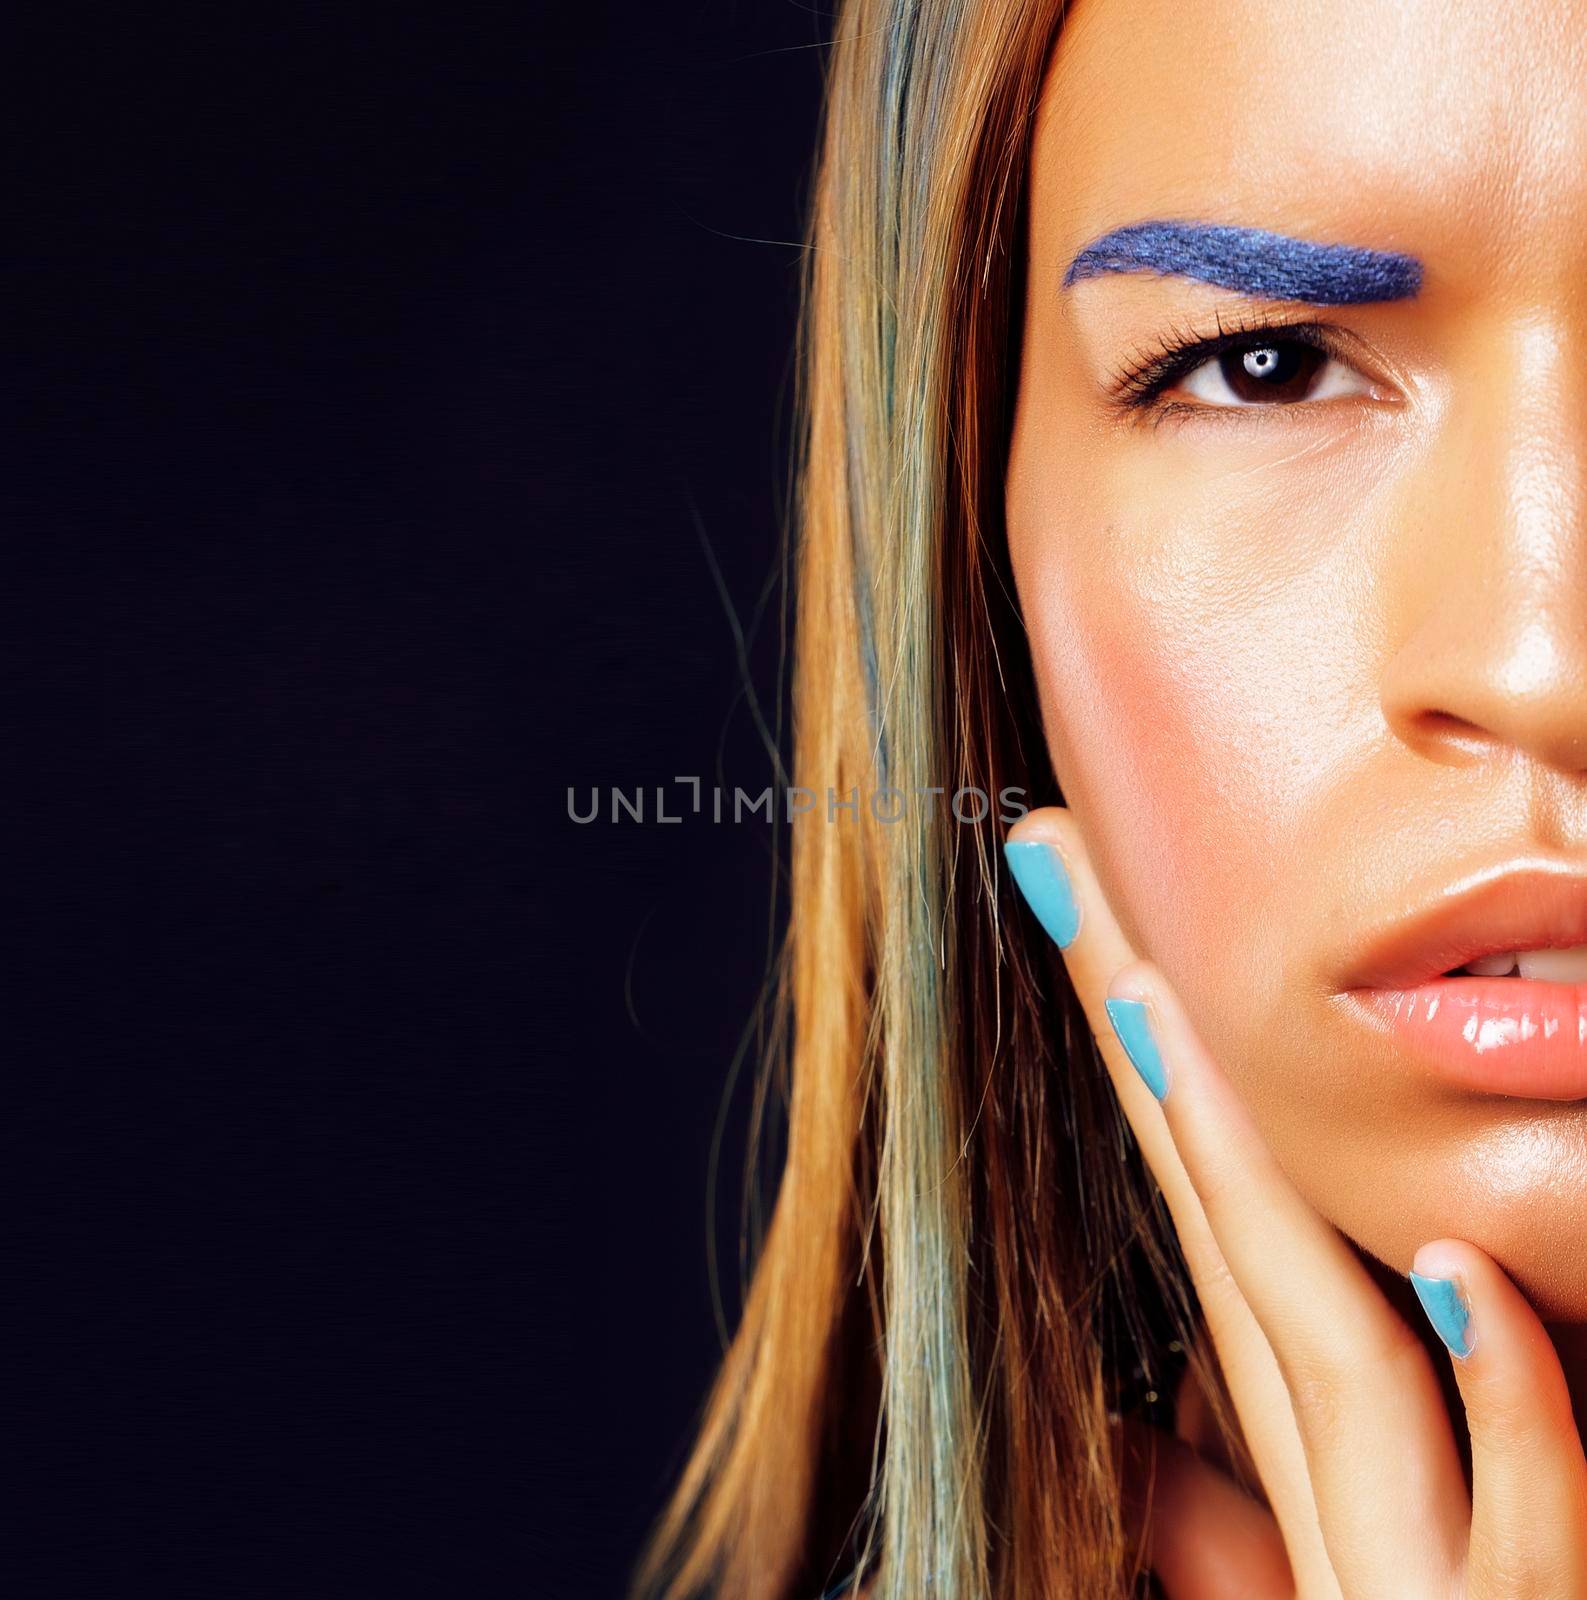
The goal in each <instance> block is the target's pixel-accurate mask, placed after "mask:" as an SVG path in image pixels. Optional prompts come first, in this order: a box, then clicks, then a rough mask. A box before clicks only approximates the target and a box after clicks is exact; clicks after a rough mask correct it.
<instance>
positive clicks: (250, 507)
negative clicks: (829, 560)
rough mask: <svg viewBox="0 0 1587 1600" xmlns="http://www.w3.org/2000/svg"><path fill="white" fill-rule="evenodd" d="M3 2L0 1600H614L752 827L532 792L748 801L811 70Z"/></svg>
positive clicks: (769, 633) (809, 14)
mask: <svg viewBox="0 0 1587 1600" xmlns="http://www.w3.org/2000/svg"><path fill="white" fill-rule="evenodd" d="M19 9H20V11H21V13H22V14H21V15H13V16H12V18H11V19H10V21H9V22H8V23H7V25H6V28H5V32H4V37H3V38H0V59H3V60H4V61H5V63H6V66H5V80H6V90H5V94H4V96H3V97H0V106H3V109H0V131H3V133H4V136H5V145H6V150H7V152H8V157H9V159H8V160H7V162H6V168H7V171H8V176H9V182H8V184H7V186H6V187H7V193H6V196H5V199H6V201H7V203H6V205H5V208H4V218H5V222H4V227H5V235H6V240H7V244H6V250H5V252H4V254H5V260H6V265H5V267H4V277H5V279H6V285H7V286H6V308H5V316H4V328H5V333H4V335H3V341H4V350H5V357H6V359H5V372H6V379H7V381H6V383H5V385H4V389H3V393H4V395H5V411H4V423H5V429H4V432H5V439H6V447H5V450H4V453H3V456H0V459H3V460H4V462H5V471H4V474H3V479H0V482H3V485H4V487H3V489H0V506H3V512H4V527H5V533H6V547H7V552H8V553H7V556H6V560H5V567H4V572H5V580H6V581H5V582H4V583H3V585H0V591H3V594H4V598H5V611H6V616H7V620H6V624H5V626H4V628H3V630H0V650H3V652H4V658H3V666H4V670H3V672H0V693H3V695H4V699H5V703H6V706H7V708H8V710H9V711H10V713H11V717H10V719H9V720H10V726H11V729H12V732H11V737H10V740H9V750H8V755H9V757H10V759H9V760H8V761H7V763H6V777H7V782H6V792H7V794H8V797H9V799H10V801H11V807H10V816H11V819H12V820H11V828H10V837H11V845H12V850H11V870H10V872H9V874H8V880H9V881H8V885H7V888H8V893H7V896H6V903H7V909H8V913H9V914H8V915H7V917H6V918H5V925H6V926H7V928H8V930H9V932H10V934H11V937H10V939H9V940H8V941H7V944H8V946H9V959H8V961H7V969H6V974H5V981H4V983H3V984H0V991H3V993H4V994H5V996H6V1000H5V1005H6V1010H7V1013H8V1021H9V1026H8V1027H7V1028H6V1030H5V1038H6V1040H7V1043H8V1045H9V1048H8V1049H7V1051H6V1057H7V1062H6V1069H5V1071H4V1073H3V1074H0V1082H3V1084H4V1095H5V1099H4V1107H3V1115H0V1139H3V1143H4V1158H3V1170H4V1174H5V1184H4V1221H3V1223H0V1230H3V1244H0V1264H3V1266H4V1272H5V1287H4V1291H3V1294H4V1298H3V1302H0V1307H3V1314H0V1324H3V1326H4V1328H5V1337H4V1342H5V1346H6V1349H7V1352H8V1353H7V1355H6V1358H5V1362H4V1366H5V1373H6V1376H5V1387H6V1390H7V1392H8V1395H9V1402H8V1404H7V1406H6V1409H5V1416H4V1427H3V1433H0V1450H3V1452H4V1456H5V1458H6V1459H7V1460H8V1461H9V1463H10V1465H11V1468H12V1471H11V1473H10V1474H8V1477H10V1479H11V1486H10V1487H9V1488H8V1489H7V1490H6V1492H5V1494H4V1495H3V1496H0V1586H3V1588H4V1591H5V1593H6V1594H7V1596H8V1597H15V1600H30V1597H35V1596H39V1597H54V1596H62V1597H71V1600H77V1597H80V1596H84V1595H89V1594H106V1595H117V1596H120V1595H132V1594H143V1593H150V1594H160V1595H162V1596H185V1595H195V1596H198V1595H202V1596H205V1597H216V1596H242V1595H269V1596H286V1595H291V1596H294V1597H297V1596H307V1597H327V1600H329V1597H342V1596H348V1597H351V1596H360V1597H362V1596H369V1597H376V1596H382V1597H384V1596H397V1595H405V1594H414V1595H419V1594H422V1595H425V1596H451V1595H458V1596H469V1597H480V1600H484V1597H489V1596H498V1595H499V1596H507V1595H512V1596H520V1595H542V1594H556V1595H571V1596H582V1595H590V1596H607V1595H616V1594H618V1593H619V1592H620V1589H621V1585H622V1582H623V1577H624V1574H625V1573H626V1571H627V1569H628V1566H629V1564H630V1562H631V1560H632V1558H633V1554H634V1552H635V1549H636V1548H637V1544H638V1542H639V1540H640V1538H641V1537H642V1535H643V1532H644V1530H645V1528H646V1525H647V1523H648V1521H649V1519H650V1517H651V1516H652V1515H653V1514H654V1512H655V1510H656V1509H657V1507H658V1506H659V1504H660V1501H661V1497H662V1495H663V1493H664V1490H665V1487H666V1484H667V1482H668V1479H669V1476H670V1474H672V1473H673V1472H674V1471H675V1470H676V1468H677V1466H678V1465H679V1464H680V1462H681V1459H682V1453H683V1449H684V1446H685V1442H686V1440H687V1437H688V1434H689V1429H690V1426H691V1423H692V1420H693V1418H694V1416H695V1414H696V1410H697V1407H698V1404H699V1402H700V1399H701V1397H702V1395H703V1392H704V1388H705V1385H706V1383H707V1381H708V1379H709V1376H710V1374H711V1371H712V1369H713V1366H714V1363H715V1360H716V1357H717V1354H718V1349H719V1346H718V1335H717V1328H716V1318H715V1315H714V1312H713V1308H712V1291H711V1283H710V1278H709V1275H708V1271H707V1238H708V1235H712V1234H713V1233H714V1237H715V1238H716V1240H717V1243H718V1247H719V1253H720V1254H721V1257H722V1272H721V1278H722V1283H723V1298H724V1301H725V1305H726V1308H727V1314H728V1316H729V1317H731V1316H732V1314H733V1311H734V1308H735V1307H736V1304H737V1298H738V1288H739V1281H738V1271H737V1266H736V1261H735V1238H736V1231H737V1216H738V1211H737V1201H738V1195H739V1189H740V1170H741V1168H742V1165H743V1160H744V1153H745V1151H744V1144H745V1134H744V1128H745V1108H746V1105H747V1089H746V1085H747V1076H746V1077H741V1078H740V1080H739V1086H738V1088H737V1089H736V1090H735V1091H734V1092H733V1093H732V1094H730V1095H727V1097H726V1099H725V1101H724V1091H725V1086H726V1085H727V1082H728V1074H729V1066H730V1063H731V1061H732V1059H733V1056H734V1052H735V1050H736V1049H737V1047H738V1045H739V1042H740V1036H741V1033H742V1030H743V1029H744V1027H745V1025H746V1023H747V1022H748V1020H749V1018H750V1014H751V1011H752V1008H753V1004H754V1000H755V996H756V994H757V991H758V987H759V985H760V982H761V980H762V976H763V973H764V970H765V964H766V952H767V939H768V932H769V930H770V929H771V928H772V927H773V926H774V920H773V919H774V917H775V902H774V899H773V890H772V883H773V878H772V851H771V845H772V835H773V831H774V830H773V829H772V828H770V827H768V826H767V825H766V824H765V823H764V822H763V821H758V820H756V821H746V822H743V823H740V824H739V825H737V826H732V825H728V824H723V825H721V826H716V825H712V824H711V823H710V822H709V821H708V820H707V819H706V818H700V817H692V816H690V817H688V818H687V819H686V820H685V821H684V822H682V823H680V824H677V825H660V824H657V823H655V822H654V821H653V820H649V819H652V818H653V810H652V809H647V822H646V823H645V824H644V825H643V826H641V825H636V824H633V823H631V822H621V823H616V824H613V823H611V822H610V820H609V818H606V819H603V820H602V821H600V822H598V823H595V824H591V825H589V826H583V827H579V826H575V825H574V824H573V823H571V822H570V821H569V819H568V815H567V789H568V788H569V787H570V786H574V787H576V788H577V789H578V790H579V792H580V794H581V795H587V792H588V789H589V788H590V786H598V787H599V788H600V790H601V791H602V794H603V796H604V795H605V794H606V792H607V791H608V790H609V788H610V786H612V785H618V786H620V787H622V788H623V789H625V791H627V792H628V793H630V794H632V792H633V790H634V789H635V788H636V787H638V786H640V785H643V786H645V787H646V788H647V789H648V790H650V791H651V792H652V794H653V792H654V788H655V786H656V785H658V784H660V785H663V786H668V787H669V802H668V803H669V806H670V807H671V809H673V810H674V811H676V810H678V809H679V808H680V801H681V800H683V799H685V798H686V792H684V791H680V790H679V789H678V788H677V787H676V786H675V785H673V784H672V780H673V779H674V777H676V776H679V775H687V774H697V775H699V776H700V777H701V778H702V779H703V780H704V781H705V783H706V785H707V787H708V788H709V786H710V785H711V784H712V783H713V782H715V781H718V779H719V778H720V781H723V782H724V783H725V784H726V785H727V786H728V787H729V788H731V787H732V786H733V785H741V786H743V787H745V788H747V789H751V790H754V791H758V790H759V789H760V788H762V787H763V786H764V785H765V784H766V783H768V782H771V781H773V777H774V773H773V769H772V764H771V758H770V756H769V755H768V753H767V751H766V750H765V749H764V748H763V745H762V742H761V741H760V739H759V738H758V737H757V735H756V732H755V729H754V726H753V723H752V720H751V718H750V716H749V714H748V711H747V704H748V701H747V697H746V696H745V694H744V692H743V690H744V685H745V682H746V680H747V681H748V682H749V683H750V684H751V686H752V687H753V688H754V689H755V692H756V698H757V701H758V703H759V704H761V705H762V707H763V708H764V711H765V714H766V717H767V719H768V721H769V722H771V723H773V724H775V723H776V721H777V715H778V706H779V694H778V687H777V685H778V673H777V664H778V630H779V625H780V610H781V602H780V600H779V598H778V597H777V596H776V595H775V594H773V595H772V596H771V598H770V600H769V601H768V600H767V596H766V585H767V582H768V580H769V579H770V578H772V577H773V576H774V575H775V573H776V571H777V566H778V551H779V538H780V524H781V505H782V491H783V488H784V486H785V479H786V473H785V470H784V464H785V460H786V439H787V408H788V399H789V380H790V376H791V366H790V360H791V342H792V319H793V312H794V305H795V297H796V289H797V273H798V262H799V252H798V250H797V248H795V247H794V246H793V245H792V244H791V243H790V242H789V241H793V240H796V239H797V238H798V236H799V232H800V229H801V225H802V216H803V205H804V199H805V192H806V187H807V180H808V168H809V152H810V148H811V144H812V139H813V132H814V126H815V115H816V103H817V97H818V92H819V81H820V70H821V61H822V56H821V52H820V50H819V48H817V46H818V42H819V41H820V40H821V39H822V38H823V37H825V34H826V32H827V29H828V25H829V24H828V19H827V18H826V17H825V16H824V15H822V14H821V13H819V12H818V11H815V10H812V9H810V8H808V7H806V6H804V5H801V4H794V3H790V0H754V3H745V0H733V3H728V0H707V3H705V4H701V5H698V6H695V7H675V6H667V5H652V4H637V3H635V4H631V5H626V6H622V7H619V8H616V9H613V8H610V7H604V8H603V7H592V6H580V5H575V6H570V7H564V8H558V9H557V10H556V11H554V12H553V11H549V10H544V9H539V10H537V9H535V8H532V7H522V6H517V5H514V6H501V7H497V8H485V7H471V6H466V5H442V4H438V3H433V0H432V3H426V4H419V5H414V4H404V3H401V0H394V3H388V4H384V5H382V6H380V7H378V8H376V7H373V6H369V7H362V8H349V7H336V6H331V5H324V6H304V5H293V4H279V3H273V4H271V5H269V6H258V7H237V8H234V7H225V6H220V7H208V8H205V9H203V10H200V9H197V8H182V7H161V8H155V9H151V10H149V11H144V12H138V13H136V14H134V13H132V12H129V11H126V10H120V11H112V10H111V9H110V8H108V7H105V8H95V9H79V8H76V7H74V6H72V5H70V4H59V5H50V6H35V7H27V8H19ZM766 241H773V242H766ZM777 241H781V242H777ZM713 562H714V563H715V564H716V566H717V567H718V568H719V571H720V589H719V585H718V582H717V578H716V577H715V576H714V574H713ZM730 609H731V610H732V611H734V612H736V614H737V616H738V618H739V619H740V621H741V622H742V624H743V626H744V627H746V628H752V625H753V624H754V622H755V619H756V617H757V616H758V617H759V627H758V631H754V633H753V639H752V642H751V643H750V645H749V646H748V648H747V649H746V651H745V653H744V660H743V661H742V662H741V660H740V656H739V652H738V650H737V648H736V646H735V642H734V634H733V629H732V627H731V626H730V623H729V610H730ZM603 804H604V802H603ZM652 805H653V802H652ZM724 1104H725V1112H724V1118H723V1128H724V1134H723V1146H722V1148H723V1157H722V1177H721V1183H720V1197H719V1201H718V1203H717V1204H716V1207H715V1211H714V1213H713V1212H711V1211H709V1210H708V1202H707V1184H706V1178H707V1166H708V1157H709V1154H710V1151H711V1148H712V1133H713V1127H714V1125H715V1123H716V1120H717V1117H718V1112H719V1109H721V1108H723V1106H724ZM708 1217H713V1218H714V1220H713V1221H711V1222H710V1223H708Z"/></svg>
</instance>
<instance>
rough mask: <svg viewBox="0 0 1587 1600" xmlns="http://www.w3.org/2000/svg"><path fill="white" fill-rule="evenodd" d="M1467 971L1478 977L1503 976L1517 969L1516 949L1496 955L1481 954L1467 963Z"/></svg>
mask: <svg viewBox="0 0 1587 1600" xmlns="http://www.w3.org/2000/svg"><path fill="white" fill-rule="evenodd" d="M1466 971H1467V972H1469V973H1471V974H1472V975H1473V976H1474V977H1478V978H1502V977H1504V976H1505V974H1506V973H1510V972H1514V971H1515V951H1513V950H1505V951H1503V952H1502V953H1501V954H1499V955H1496V956H1479V957H1478V958H1477V959H1476V960H1475V961H1468V962H1467V963H1466Z"/></svg>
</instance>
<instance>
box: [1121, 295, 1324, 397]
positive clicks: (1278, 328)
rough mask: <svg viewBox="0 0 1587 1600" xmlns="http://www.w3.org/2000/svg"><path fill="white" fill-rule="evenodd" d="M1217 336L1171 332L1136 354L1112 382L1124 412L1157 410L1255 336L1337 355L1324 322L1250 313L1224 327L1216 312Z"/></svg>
mask: <svg viewBox="0 0 1587 1600" xmlns="http://www.w3.org/2000/svg"><path fill="white" fill-rule="evenodd" d="M1214 322H1215V325H1216V327H1217V332H1216V333H1212V334H1209V333H1207V332H1205V331H1204V330H1198V329H1193V328H1172V329H1170V330H1169V331H1168V333H1167V334H1165V335H1164V336H1163V337H1162V338H1160V339H1159V340H1158V342H1157V344H1156V346H1155V347H1142V348H1139V349H1136V350H1134V351H1132V352H1131V353H1130V355H1129V357H1128V359H1127V360H1126V361H1125V362H1124V364H1123V365H1122V366H1121V367H1119V368H1118V369H1117V370H1116V371H1115V372H1113V373H1112V374H1111V375H1110V377H1109V379H1108V388H1109V391H1110V392H1111V393H1112V394H1113V396H1114V397H1115V398H1116V399H1117V401H1118V403H1119V404H1120V405H1121V406H1122V407H1124V408H1125V409H1126V410H1130V411H1140V410H1145V409H1147V408H1149V407H1151V406H1153V405H1156V404H1157V402H1158V400H1159V399H1160V398H1161V396H1162V395H1163V394H1164V392H1165V391H1167V390H1168V389H1171V388H1172V387H1173V386H1174V384H1176V383H1177V382H1178V381H1179V380H1180V379H1181V378H1183V377H1186V376H1187V375H1188V374H1190V373H1191V372H1193V371H1194V370H1195V369H1196V368H1197V367H1199V366H1200V365H1201V364H1202V362H1203V361H1208V360H1211V359H1212V358H1213V357H1214V356H1220V355H1222V354H1223V352H1224V351H1225V350H1228V349H1231V348H1232V347H1233V346H1235V345H1237V344H1244V343H1246V342H1247V341H1249V340H1250V339H1251V338H1252V336H1253V335H1255V334H1260V333H1282V334H1283V335H1284V336H1285V337H1286V338H1289V339H1294V340H1296V341H1297V342H1299V343H1303V344H1309V345H1312V346H1313V347H1314V348H1316V349H1318V350H1321V351H1323V352H1325V353H1326V354H1328V355H1334V354H1336V350H1335V339H1334V330H1333V329H1332V328H1330V327H1329V326H1328V325H1327V324H1326V323H1321V322H1304V321H1301V320H1299V318H1297V319H1296V320H1295V321H1286V320H1285V319H1284V318H1283V317H1282V316H1278V317H1275V316H1271V315H1267V316H1264V315H1263V314H1262V313H1260V312H1252V313H1250V314H1248V315H1247V316H1244V317H1242V318H1238V319H1236V320H1235V321H1234V322H1233V323H1226V322H1225V321H1224V319H1223V314H1222V312H1215V313H1214Z"/></svg>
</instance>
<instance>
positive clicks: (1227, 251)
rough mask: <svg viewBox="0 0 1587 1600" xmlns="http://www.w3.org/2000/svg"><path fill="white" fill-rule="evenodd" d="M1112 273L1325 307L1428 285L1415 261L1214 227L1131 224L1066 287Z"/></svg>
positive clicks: (1403, 295)
mask: <svg viewBox="0 0 1587 1600" xmlns="http://www.w3.org/2000/svg"><path fill="white" fill-rule="evenodd" d="M1110 272H1157V273H1162V274H1164V275H1166V276H1173V277H1179V278H1195V279H1197V280H1199V281H1200V282H1202V283H1211V284H1216V285H1217V286H1218V288H1220V289H1236V290H1238V291H1239V292H1240V293H1242V294H1249V295H1254V296H1258V297H1260V298H1262V299H1264V300H1300V301H1305V302H1306V303H1308V304H1310V305H1318V306H1354V305H1367V304H1370V303H1372V302H1374V301H1384V300H1409V299H1410V298H1411V297H1412V296H1413V295H1414V294H1415V293H1416V292H1417V290H1418V289H1420V288H1421V286H1422V264H1421V262H1420V261H1418V260H1417V259H1416V257H1415V256H1406V255H1399V254H1397V253H1396V252H1394V251H1389V250H1363V249H1361V248H1360V247H1358V246H1356V245H1348V244H1313V243H1312V242H1311V241H1310V240H1309V239H1293V238H1291V237H1289V235H1287V234H1282V233H1269V232H1268V231H1267V230H1266V229H1265V228H1230V227H1225V226H1223V225H1221V224H1218V223H1212V222H1132V223H1131V224H1130V225H1129V226H1128V227H1124V228H1115V229H1114V230H1113V232H1112V233H1105V234H1103V235H1102V237H1101V238H1100V239H1096V240H1094V241H1093V242H1092V243H1090V244H1088V245H1087V246H1086V247H1085V249H1084V250H1082V251H1081V252H1080V254H1079V255H1077V256H1076V257H1075V258H1074V260H1073V261H1071V262H1070V263H1069V270H1068V271H1067V272H1066V273H1065V274H1064V288H1066V289H1067V288H1069V287H1070V286H1071V285H1073V284H1076V283H1079V282H1081V280H1082V279H1085V278H1100V277H1102V276H1103V275H1104V274H1106V273H1110Z"/></svg>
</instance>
